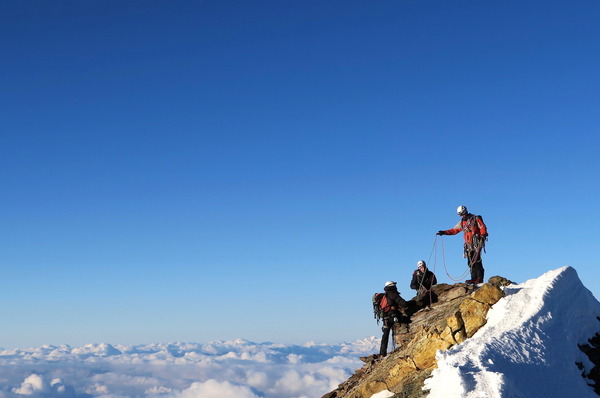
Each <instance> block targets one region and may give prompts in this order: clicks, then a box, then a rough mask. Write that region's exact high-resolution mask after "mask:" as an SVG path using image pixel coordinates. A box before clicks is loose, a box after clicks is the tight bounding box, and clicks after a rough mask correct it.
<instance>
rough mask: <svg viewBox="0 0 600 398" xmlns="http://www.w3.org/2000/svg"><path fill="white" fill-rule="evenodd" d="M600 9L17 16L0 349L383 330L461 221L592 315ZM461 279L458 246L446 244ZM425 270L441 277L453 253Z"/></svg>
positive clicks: (49, 6)
mask: <svg viewBox="0 0 600 398" xmlns="http://www.w3.org/2000/svg"><path fill="white" fill-rule="evenodd" d="M599 17H600V4H599V3H598V2H596V1H575V2H573V1H569V2H567V1H550V2H544V3H543V4H542V3H540V2H534V1H518V2H517V1H508V2H502V3H497V2H475V1H458V2H452V3H451V4H448V3H444V2H439V1H385V2H377V3H373V2H371V3H367V2H360V1H326V2H325V1H258V2H256V1H227V0H225V1H221V0H220V1H202V2H200V1H199V2H191V1H180V2H159V1H143V2H142V1H118V2H117V1H86V2H80V1H63V2H59V3H56V2H45V1H30V2H26V3H23V2H5V3H3V4H2V5H0V33H1V34H0V37H1V39H0V51H1V52H2V54H3V57H2V58H3V61H2V62H1V63H0V68H1V70H0V72H1V73H0V89H1V90H2V95H1V96H0V101H2V103H1V104H0V105H1V106H0V109H1V112H2V132H1V133H0V134H1V141H0V142H1V144H2V145H0V165H1V170H2V172H1V174H0V182H1V184H2V188H3V195H2V201H1V203H2V206H1V209H2V210H1V220H2V228H1V229H0V231H1V232H0V233H1V236H0V238H1V241H2V246H1V247H2V249H1V250H0V277H1V278H2V280H3V282H4V283H3V286H4V289H2V292H1V293H0V299H1V300H2V303H3V304H2V305H1V306H0V319H1V320H2V324H3V326H2V328H3V333H2V340H1V341H0V346H2V347H13V346H14V347H16V346H21V347H22V346H30V345H41V344H45V343H49V344H61V343H68V344H84V343H90V342H109V343H113V344H138V343H149V342H168V341H190V342H206V341H210V340H215V339H234V338H238V337H242V338H246V339H250V340H253V341H275V342H285V343H302V342H305V341H309V340H314V341H318V342H340V341H349V340H354V339H357V338H364V337H366V336H371V335H378V334H379V333H380V331H379V329H378V327H377V325H376V324H375V322H374V321H373V319H372V314H371V309H370V299H371V295H372V294H373V293H374V292H375V291H380V290H381V289H382V287H383V283H384V282H385V281H386V280H389V279H392V280H396V281H398V283H399V287H400V291H401V293H402V294H403V296H404V297H406V298H410V297H412V292H411V291H410V289H409V288H408V284H409V281H410V276H411V273H412V271H413V269H415V265H416V262H417V260H419V259H425V260H426V261H427V260H429V258H430V255H431V253H432V248H433V245H434V241H435V235H434V234H435V232H436V231H437V230H439V229H447V228H450V227H452V226H453V225H454V224H455V223H456V222H457V221H458V217H457V216H456V213H455V209H456V207H457V206H458V205H461V204H464V205H466V206H467V207H468V208H469V210H471V211H472V212H474V213H476V214H481V215H482V216H483V217H484V220H485V221H486V223H487V225H488V228H489V230H490V238H489V242H488V247H487V254H485V255H484V266H485V268H486V279H487V277H490V276H492V275H502V276H505V277H507V278H509V279H511V280H513V281H515V282H519V283H520V282H523V281H525V280H527V279H530V278H535V277H537V276H539V275H541V274H543V273H544V272H546V271H547V270H549V269H556V268H559V267H562V266H564V265H571V266H573V267H574V268H575V269H576V270H577V271H578V274H579V276H580V278H581V279H582V281H583V283H584V285H585V286H586V287H588V288H589V289H590V290H591V291H592V292H593V293H594V295H595V296H596V297H600V284H599V283H598V280H600V271H598V268H599V261H598V259H597V253H596V251H597V250H596V249H597V248H598V243H597V239H598V234H597V232H598V228H597V225H598V224H599V223H600V211H599V205H598V203H600V193H599V188H598V183H597V179H598V175H599V172H600V160H599V159H598V151H599V149H600V145H599V144H600V138H598V134H597V131H598V126H599V125H600V112H599V106H600V100H599V99H598V92H599V91H600V75H599V74H598V72H597V71H598V70H600V26H598V24H597V20H598V18H599ZM443 239H444V241H443V242H444V254H445V263H446V267H447V268H448V271H449V273H450V275H451V276H458V275H460V274H462V273H463V272H464V270H465V268H466V265H465V262H464V260H463V259H462V257H461V250H462V238H461V237H458V236H455V237H444V238H443ZM430 267H431V268H435V271H436V273H437V275H438V278H439V279H440V282H444V283H449V282H452V280H451V279H450V278H449V277H448V276H447V275H446V273H445V271H444V266H443V261H442V253H441V241H439V240H438V250H437V252H436V253H434V256H431V261H430Z"/></svg>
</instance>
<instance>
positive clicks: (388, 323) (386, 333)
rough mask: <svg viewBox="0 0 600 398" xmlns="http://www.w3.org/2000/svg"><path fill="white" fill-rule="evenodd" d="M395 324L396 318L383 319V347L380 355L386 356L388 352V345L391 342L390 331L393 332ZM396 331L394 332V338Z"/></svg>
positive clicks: (380, 349)
mask: <svg viewBox="0 0 600 398" xmlns="http://www.w3.org/2000/svg"><path fill="white" fill-rule="evenodd" d="M393 326H394V320H393V319H390V318H384V319H383V327H382V328H381V330H382V331H383V336H381V347H379V355H381V356H385V355H386V354H387V346H388V343H389V342H390V332H392V330H393ZM393 336H394V333H393V332H392V338H393Z"/></svg>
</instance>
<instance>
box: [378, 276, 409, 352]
mask: <svg viewBox="0 0 600 398" xmlns="http://www.w3.org/2000/svg"><path fill="white" fill-rule="evenodd" d="M383 290H384V291H385V296H386V298H387V304H388V307H387V308H389V309H388V310H386V311H385V312H384V315H383V328H382V329H381V330H382V331H383V336H382V337H381V347H380V348H379V356H382V357H384V356H385V355H386V354H387V346H388V342H389V339H390V331H391V330H393V326H394V324H395V323H399V322H401V321H402V319H403V317H404V315H403V314H402V312H401V311H402V310H403V309H405V308H406V307H407V303H406V301H405V300H404V299H403V298H402V297H400V293H399V292H398V289H397V288H396V282H392V281H387V282H386V283H385V287H384V288H383ZM392 338H393V335H392Z"/></svg>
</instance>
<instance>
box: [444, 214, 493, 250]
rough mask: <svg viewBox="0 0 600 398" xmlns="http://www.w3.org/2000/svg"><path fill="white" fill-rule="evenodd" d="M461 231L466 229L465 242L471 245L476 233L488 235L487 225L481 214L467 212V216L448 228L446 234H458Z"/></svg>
mask: <svg viewBox="0 0 600 398" xmlns="http://www.w3.org/2000/svg"><path fill="white" fill-rule="evenodd" d="M460 231H465V236H464V238H465V244H466V245H470V244H471V243H473V236H474V235H481V236H484V237H485V236H487V234H488V233H487V227H486V226H485V223H484V222H483V219H482V218H481V216H476V215H474V214H471V213H469V214H467V216H466V217H465V218H463V219H461V220H460V221H459V222H458V224H456V225H455V226H454V228H452V229H448V230H446V231H444V232H445V234H446V235H456V234H457V233H459V232H460Z"/></svg>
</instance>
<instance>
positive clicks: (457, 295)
mask: <svg viewBox="0 0 600 398" xmlns="http://www.w3.org/2000/svg"><path fill="white" fill-rule="evenodd" d="M497 278H501V277H497ZM501 280H505V281H508V280H507V279H505V278H501V279H498V280H497V281H496V282H497V283H501ZM433 291H434V293H435V297H437V301H435V300H434V302H433V304H432V305H431V306H430V307H429V308H428V309H420V310H419V307H418V305H417V304H416V300H415V299H416V298H415V299H413V300H411V301H410V302H409V304H411V307H410V308H411V311H412V312H411V311H409V315H411V318H410V323H409V324H408V325H406V324H402V325H401V324H396V325H394V343H395V344H396V346H397V347H398V348H397V349H395V350H394V351H393V352H391V353H390V354H388V355H387V356H386V357H384V358H382V359H374V358H371V357H373V356H371V357H366V358H361V360H363V362H365V365H364V366H363V367H362V368H360V369H358V370H357V371H356V372H355V373H354V375H352V377H350V379H348V380H347V381H346V382H344V383H342V384H340V386H339V387H338V388H337V389H336V390H334V391H332V392H330V393H328V394H326V395H324V396H323V398H370V397H371V396H372V395H373V394H376V393H378V392H381V391H383V390H389V391H392V392H393V393H395V394H396V395H395V396H397V397H403V398H420V397H424V396H426V395H427V392H426V391H423V390H422V387H423V384H424V381H425V379H426V378H427V377H429V376H430V374H431V372H432V371H433V369H435V368H436V367H437V361H436V359H435V354H436V352H437V350H442V351H444V350H447V349H449V348H450V347H452V346H454V345H456V344H460V343H462V342H464V341H465V340H466V339H467V338H470V337H472V336H473V335H474V334H475V333H476V332H477V330H479V328H481V326H483V325H485V323H486V315H487V312H488V311H489V309H490V308H491V307H492V305H494V304H495V303H496V302H498V300H500V299H501V298H502V297H503V296H504V291H503V290H502V289H501V288H500V286H498V284H491V283H490V284H488V283H486V284H483V285H481V286H480V287H479V288H476V290H474V291H472V290H471V289H469V287H468V286H467V285H465V284H464V283H457V284H455V285H447V284H439V285H435V286H434V287H433Z"/></svg>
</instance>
